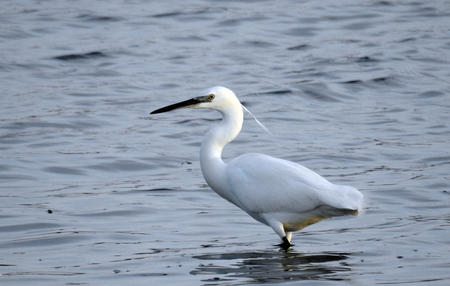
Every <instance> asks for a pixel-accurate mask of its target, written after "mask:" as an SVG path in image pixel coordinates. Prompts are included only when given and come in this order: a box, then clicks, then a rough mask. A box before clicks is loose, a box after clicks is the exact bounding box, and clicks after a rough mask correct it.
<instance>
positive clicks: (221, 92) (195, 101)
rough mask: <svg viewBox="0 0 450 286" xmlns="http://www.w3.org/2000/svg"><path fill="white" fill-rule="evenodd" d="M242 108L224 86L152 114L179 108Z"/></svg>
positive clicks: (234, 96) (208, 90)
mask: <svg viewBox="0 0 450 286" xmlns="http://www.w3.org/2000/svg"><path fill="white" fill-rule="evenodd" d="M236 105H237V106H240V102H239V100H238V99H237V97H236V95H235V94H234V92H232V91H231V90H230V89H228V88H226V87H222V86H216V87H213V88H210V89H207V90H206V91H205V92H203V94H202V95H201V96H197V97H194V98H191V99H188V100H185V101H181V102H178V103H175V104H171V105H168V106H166V107H163V108H160V109H157V110H154V111H152V112H151V113H150V114H155V113H162V112H168V111H171V110H174V109H178V108H183V107H187V108H210V109H216V110H219V111H223V110H225V109H227V108H230V107H231V106H236Z"/></svg>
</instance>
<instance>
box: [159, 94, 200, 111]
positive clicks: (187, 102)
mask: <svg viewBox="0 0 450 286" xmlns="http://www.w3.org/2000/svg"><path fill="white" fill-rule="evenodd" d="M200 102H202V101H201V100H199V98H196V97H195V98H191V99H188V100H185V101H182V102H178V103H175V104H171V105H168V106H166V107H163V108H160V109H156V110H153V111H152V112H150V114H156V113H163V112H168V111H171V110H174V109H178V108H182V107H187V106H191V105H196V104H199V103H200Z"/></svg>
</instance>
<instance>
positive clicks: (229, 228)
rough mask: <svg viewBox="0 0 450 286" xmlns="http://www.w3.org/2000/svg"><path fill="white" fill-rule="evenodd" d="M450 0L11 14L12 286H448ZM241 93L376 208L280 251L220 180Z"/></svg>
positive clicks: (7, 188)
mask: <svg viewBox="0 0 450 286" xmlns="http://www.w3.org/2000/svg"><path fill="white" fill-rule="evenodd" d="M449 27H450V2H449V1H338V2H336V1H235V2H233V1H226V2H225V1H200V0H198V1H94V2H93V1H88V0H81V1H24V0H23V1H2V3H1V8H0V86H1V94H0V95H1V96H0V107H1V113H0V152H1V153H0V154H1V155H0V158H1V161H0V284H2V285H25V284H28V283H33V285H242V284H272V285H349V284H351V285H373V284H380V285H386V284H387V285H392V284H393V285H396V284H401V285H403V284H406V285H448V284H449V283H450V272H449V269H450V231H449V230H450V211H449V205H450V198H449V193H450V151H449V150H450V148H449V146H450V112H449V111H450V101H449V93H450V52H449V51H450V28H449ZM214 85H224V86H227V87H230V88H231V89H233V90H234V91H235V92H236V93H237V94H238V96H239V97H240V99H241V100H242V102H243V103H244V104H245V105H246V106H247V107H249V108H250V109H251V110H252V111H253V113H255V114H256V115H257V116H258V117H259V119H260V120H261V121H262V122H263V123H265V125H267V127H268V128H269V129H270V130H271V131H272V133H274V136H270V135H267V134H265V133H264V132H263V131H262V130H261V129H260V128H259V127H258V126H257V124H256V123H255V122H254V121H253V120H251V119H250V118H247V119H246V121H245V126H244V128H243V131H242V133H241V134H240V135H239V137H238V138H237V139H236V140H235V141H234V142H233V143H232V144H231V145H230V146H228V147H227V149H226V150H225V152H224V157H225V158H232V157H234V156H236V155H238V154H241V153H244V152H249V151H252V152H262V153H267V154H270V155H273V156H277V157H282V158H285V159H289V160H292V161H296V162H299V163H302V164H303V165H305V166H307V167H309V168H312V169H314V170H316V171H317V172H319V173H320V174H322V175H324V176H326V177H327V178H328V179H330V180H331V181H333V182H336V183H345V184H350V185H353V186H355V187H357V188H359V189H360V190H361V191H362V192H363V193H364V195H365V197H366V207H365V213H364V214H363V215H361V216H359V217H357V218H354V217H349V218H339V219H333V220H328V221H323V222H321V223H319V224H316V225H313V226H311V227H309V228H306V229H304V230H303V231H301V232H297V233H295V235H294V241H295V243H296V245H295V247H294V248H293V249H292V250H291V251H289V252H287V253H286V252H283V251H280V250H279V249H278V247H276V246H274V245H275V244H276V243H278V242H279V241H278V237H277V236H276V235H275V234H274V233H273V231H272V230H271V229H269V228H268V227H266V226H263V225H261V224H259V223H256V222H255V221H253V220H252V219H251V218H249V217H248V216H247V215H245V214H244V213H243V212H242V211H240V210H239V209H237V208H236V207H234V206H233V205H231V204H229V203H227V202H226V201H224V200H222V199H221V198H219V197H218V196H217V195H216V194H215V193H214V192H213V191H211V190H210V189H209V188H208V187H207V186H206V185H205V183H204V180H203V178H202V175H201V172H200V168H199V162H198V151H199V144H200V142H201V138H202V135H203V134H204V132H205V131H206V130H207V128H208V126H209V125H210V124H212V121H214V120H217V119H218V118H219V114H216V113H214V112H212V111H206V110H203V111H199V110H196V111H192V110H179V111H177V112H174V113H168V114H164V115H160V116H152V117H149V115H148V112H149V111H151V110H153V109H155V108H158V107H161V106H164V105H166V104H169V103H173V102H175V101H178V100H183V99H187V98H190V97H192V96H197V95H200V92H201V91H202V90H203V89H204V88H207V87H210V86H214Z"/></svg>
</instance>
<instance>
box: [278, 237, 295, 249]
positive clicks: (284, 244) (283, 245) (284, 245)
mask: <svg viewBox="0 0 450 286" xmlns="http://www.w3.org/2000/svg"><path fill="white" fill-rule="evenodd" d="M278 246H279V247H281V248H283V249H284V250H288V249H289V248H290V247H291V246H292V244H291V243H290V242H289V240H288V239H287V238H286V236H284V237H283V242H282V243H280V244H278Z"/></svg>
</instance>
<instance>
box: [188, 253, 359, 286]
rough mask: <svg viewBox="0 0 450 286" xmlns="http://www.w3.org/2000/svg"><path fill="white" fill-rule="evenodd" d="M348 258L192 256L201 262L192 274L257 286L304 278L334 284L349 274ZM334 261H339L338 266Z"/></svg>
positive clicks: (338, 255)
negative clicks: (256, 285)
mask: <svg viewBox="0 0 450 286" xmlns="http://www.w3.org/2000/svg"><path fill="white" fill-rule="evenodd" d="M349 255H350V254H349V253H333V252H331V253H328V252H325V253H309V254H302V253H297V252H294V251H290V250H289V251H274V250H269V251H268V250H263V251H255V252H228V253H219V254H203V255H196V256H194V258H196V259H199V260H200V261H201V262H202V263H201V264H200V265H199V266H197V268H196V269H194V270H192V271H191V274H193V275H217V276H218V277H217V278H218V279H223V280H230V279H244V281H245V282H250V283H251V282H258V283H259V284H262V283H280V282H285V281H291V282H292V281H299V280H305V279H307V280H321V281H323V280H328V279H329V280H333V281H336V280H344V279H346V278H347V277H346V276H347V275H348V273H349V272H350V271H351V268H350V267H349V266H346V265H347V263H345V262H344V261H345V260H346V259H348V258H349ZM333 261H336V262H338V261H339V265H336V264H334V263H332V262H333ZM248 279H251V280H250V281H248ZM236 282H237V283H239V282H238V281H236ZM244 284H249V283H244Z"/></svg>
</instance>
